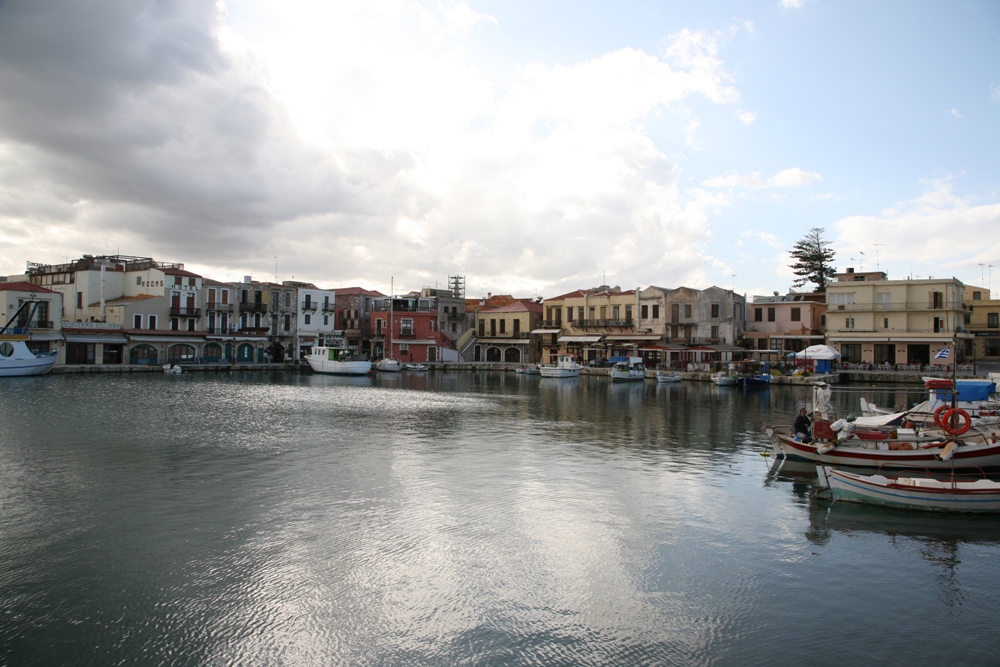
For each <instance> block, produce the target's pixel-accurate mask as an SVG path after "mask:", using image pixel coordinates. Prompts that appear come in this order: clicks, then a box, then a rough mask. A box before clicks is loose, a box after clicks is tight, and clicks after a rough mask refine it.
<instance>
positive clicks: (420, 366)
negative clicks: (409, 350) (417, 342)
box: [403, 364, 430, 371]
mask: <svg viewBox="0 0 1000 667" xmlns="http://www.w3.org/2000/svg"><path fill="white" fill-rule="evenodd" d="M403 368H405V369H406V370H408V371H426V370H427V369H428V368H430V367H429V366H427V364H406V365H405V366H404V367H403Z"/></svg>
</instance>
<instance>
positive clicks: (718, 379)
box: [712, 371, 736, 387]
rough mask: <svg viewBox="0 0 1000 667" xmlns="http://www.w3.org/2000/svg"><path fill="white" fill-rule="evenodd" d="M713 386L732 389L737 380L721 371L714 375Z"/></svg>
mask: <svg viewBox="0 0 1000 667" xmlns="http://www.w3.org/2000/svg"><path fill="white" fill-rule="evenodd" d="M712 384H715V385H718V386H720V387H731V386H734V385H735V384H736V378H735V377H734V376H732V375H726V374H725V373H723V372H722V371H719V372H718V373H712Z"/></svg>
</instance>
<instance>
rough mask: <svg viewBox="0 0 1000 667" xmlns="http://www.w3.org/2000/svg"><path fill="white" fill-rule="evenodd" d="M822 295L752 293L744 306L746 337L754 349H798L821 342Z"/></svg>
mask: <svg viewBox="0 0 1000 667" xmlns="http://www.w3.org/2000/svg"><path fill="white" fill-rule="evenodd" d="M825 330H826V295H825V294H823V293H816V292H811V293H804V294H795V293H792V294H786V295H784V296H780V295H778V293H777V292H775V293H774V295H772V296H754V298H753V303H751V304H750V305H749V306H747V333H746V337H747V339H748V340H749V341H752V343H753V347H754V348H755V349H758V350H782V351H784V352H798V351H799V350H804V349H805V348H807V347H809V346H810V345H819V344H821V343H823V336H824V332H825Z"/></svg>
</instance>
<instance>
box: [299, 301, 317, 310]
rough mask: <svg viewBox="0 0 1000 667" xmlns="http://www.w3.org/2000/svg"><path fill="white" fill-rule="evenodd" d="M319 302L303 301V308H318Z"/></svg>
mask: <svg viewBox="0 0 1000 667" xmlns="http://www.w3.org/2000/svg"><path fill="white" fill-rule="evenodd" d="M318 305H319V304H318V303H317V302H315V301H303V302H302V310H316V306H318Z"/></svg>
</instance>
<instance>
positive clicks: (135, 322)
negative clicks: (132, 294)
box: [132, 315, 142, 329]
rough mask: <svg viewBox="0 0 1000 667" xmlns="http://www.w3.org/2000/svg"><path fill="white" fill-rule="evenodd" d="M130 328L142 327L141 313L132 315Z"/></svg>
mask: <svg viewBox="0 0 1000 667" xmlns="http://www.w3.org/2000/svg"><path fill="white" fill-rule="evenodd" d="M132 328H133V329H141V328H142V315H133V316H132Z"/></svg>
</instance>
